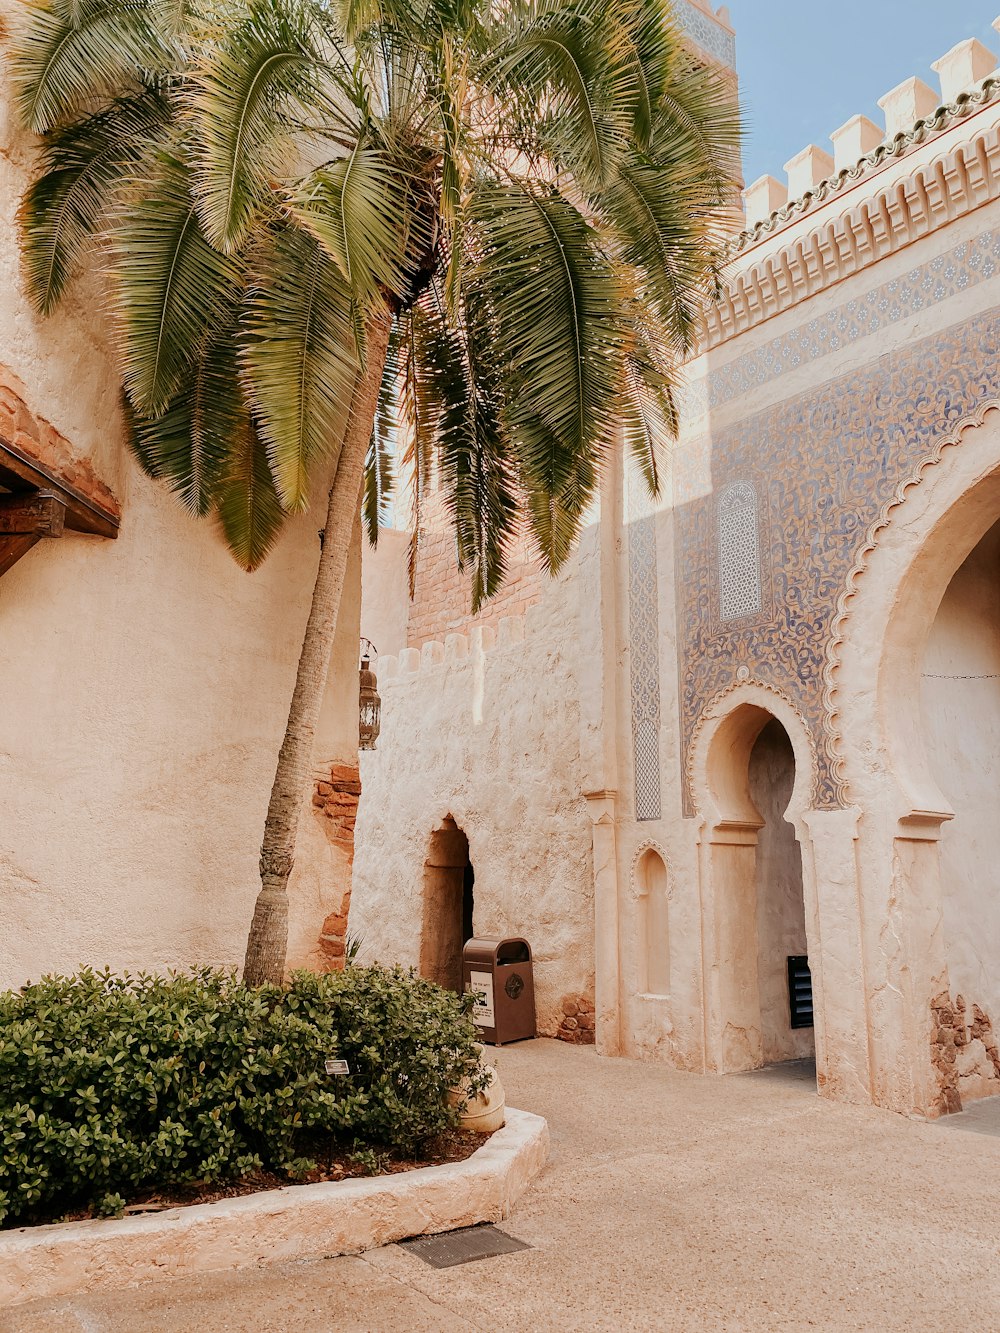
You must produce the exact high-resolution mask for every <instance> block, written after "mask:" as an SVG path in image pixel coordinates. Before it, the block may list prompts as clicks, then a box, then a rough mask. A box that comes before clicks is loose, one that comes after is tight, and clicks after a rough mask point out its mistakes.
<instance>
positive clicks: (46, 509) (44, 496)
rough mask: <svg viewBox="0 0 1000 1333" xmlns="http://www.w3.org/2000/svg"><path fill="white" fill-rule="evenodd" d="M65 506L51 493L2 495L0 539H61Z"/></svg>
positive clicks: (0, 503) (0, 498)
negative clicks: (30, 537)
mask: <svg viewBox="0 0 1000 1333" xmlns="http://www.w3.org/2000/svg"><path fill="white" fill-rule="evenodd" d="M65 525H66V506H65V504H64V503H63V501H62V500H61V499H60V498H59V496H57V495H53V494H52V492H51V491H35V492H34V494H30V495H2V496H0V537H29V536H33V535H34V536H37V537H61V536H62V535H63V528H64V527H65Z"/></svg>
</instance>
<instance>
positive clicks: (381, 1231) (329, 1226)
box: [0, 1109, 549, 1309]
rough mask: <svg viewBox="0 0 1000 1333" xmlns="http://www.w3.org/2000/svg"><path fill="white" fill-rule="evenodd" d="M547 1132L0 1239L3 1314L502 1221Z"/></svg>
mask: <svg viewBox="0 0 1000 1333" xmlns="http://www.w3.org/2000/svg"><path fill="white" fill-rule="evenodd" d="M548 1143H549V1135H548V1126H547V1125H546V1123H545V1121H544V1120H543V1119H542V1118H541V1117H540V1116H536V1115H531V1114H529V1113H528V1112H526V1111H515V1110H510V1109H508V1111H507V1123H506V1125H505V1126H504V1127H503V1129H500V1130H498V1131H497V1132H496V1133H495V1134H493V1135H492V1136H491V1137H490V1138H489V1139H488V1140H487V1141H486V1143H485V1144H484V1145H483V1147H481V1148H479V1149H478V1150H477V1151H476V1152H474V1153H473V1154H472V1156H471V1157H468V1158H466V1159H465V1160H464V1161H460V1162H452V1163H448V1164H447V1165H443V1166H428V1167H421V1168H418V1169H416V1170H412V1171H404V1172H401V1173H399V1174H395V1175H385V1176H376V1177H371V1178H369V1179H365V1180H345V1181H339V1182H323V1183H320V1184H315V1185H291V1186H287V1187H285V1188H283V1189H278V1190H269V1191H266V1192H263V1193H256V1194H247V1195H243V1196H242V1197H239V1198H226V1199H221V1200H219V1201H218V1202H215V1203H201V1204H194V1205H192V1206H189V1207H182V1208H171V1209H168V1210H167V1211H164V1212H156V1213H149V1214H143V1215H141V1216H131V1217H123V1218H111V1219H97V1220H94V1221H86V1222H63V1223H59V1224H57V1225H54V1226H33V1227H25V1228H22V1229H19V1230H16V1231H3V1232H0V1309H3V1308H5V1307H7V1306H11V1305H17V1304H21V1303H23V1302H25V1301H31V1300H40V1299H43V1298H53V1297H57V1296H67V1295H70V1294H71V1293H74V1292H81V1291H96V1290H102V1289H103V1290H108V1289H114V1288H120V1287H127V1286H131V1285H133V1284H135V1283H138V1282H144V1281H148V1280H151V1279H155V1278H161V1277H167V1276H173V1277H180V1276H184V1275H189V1274H194V1273H208V1272H218V1271H222V1270H228V1269H234V1268H252V1267H257V1266H260V1265H264V1264H272V1263H281V1262H284V1261H288V1260H292V1259H318V1258H323V1257H326V1256H334V1255H339V1254H356V1253H359V1252H360V1251H361V1250H366V1249H370V1248H372V1247H373V1246H376V1245H387V1244H390V1243H391V1242H393V1241H397V1240H403V1239H404V1238H406V1237H408V1236H420V1235H426V1234H429V1233H432V1232H438V1231H452V1230H454V1229H455V1228H457V1227H465V1226H472V1225H475V1224H476V1223H478V1222H499V1221H501V1220H502V1219H503V1218H505V1217H507V1216H508V1215H509V1213H510V1210H511V1208H512V1207H513V1205H514V1204H515V1203H516V1201H517V1200H518V1198H520V1196H521V1194H522V1193H523V1192H524V1190H525V1189H526V1187H527V1186H528V1184H529V1183H530V1181H531V1180H532V1179H533V1178H534V1177H535V1176H536V1175H537V1174H538V1172H539V1171H540V1170H541V1168H542V1166H543V1165H544V1163H545V1159H546V1157H547V1155H548Z"/></svg>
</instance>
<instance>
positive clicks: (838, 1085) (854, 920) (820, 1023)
mask: <svg viewBox="0 0 1000 1333" xmlns="http://www.w3.org/2000/svg"><path fill="white" fill-rule="evenodd" d="M860 817H861V811H860V810H858V809H856V808H854V807H849V808H847V809H844V810H807V811H805V812H804V813H803V815H802V816H801V825H802V829H801V831H800V833H799V843H800V845H801V847H802V854H803V855H802V861H803V889H804V893H805V900H806V913H807V920H808V925H809V929H808V934H809V937H810V939H811V940H813V941H815V945H814V949H813V951H812V953H811V954H810V960H809V965H810V969H811V971H812V979H813V1013H814V1020H815V1024H816V1086H817V1089H818V1091H819V1094H820V1096H821V1097H829V1098H831V1099H832V1100H835V1101H839V1102H853V1103H855V1104H856V1105H861V1106H865V1105H870V1104H871V1102H872V1100H873V1098H872V1071H871V1053H870V1050H869V1040H868V1038H869V1032H868V993H869V987H868V981H867V970H866V967H865V957H864V947H863V926H862V921H861V911H862V908H861V886H860V883H859V878H858V858H857V839H858V820H859V819H860Z"/></svg>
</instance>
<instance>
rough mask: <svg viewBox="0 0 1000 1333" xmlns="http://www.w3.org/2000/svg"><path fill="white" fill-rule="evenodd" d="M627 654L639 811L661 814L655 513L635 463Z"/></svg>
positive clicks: (630, 495) (644, 816)
mask: <svg viewBox="0 0 1000 1333" xmlns="http://www.w3.org/2000/svg"><path fill="white" fill-rule="evenodd" d="M627 500H628V512H627V515H626V522H627V528H628V602H629V648H630V651H629V660H630V664H631V686H632V691H631V693H632V753H633V776H634V780H635V817H636V819H637V820H639V821H640V822H645V821H647V820H653V819H659V818H660V817H661V792H660V613H659V574H658V569H657V560H656V514H655V509H654V505H653V501H652V498H651V496H650V495H649V492H648V490H647V489H646V483H645V480H644V478H643V477H642V475H641V473H640V472H639V469H638V468H637V467H634V466H632V467H629V468H628V485H627Z"/></svg>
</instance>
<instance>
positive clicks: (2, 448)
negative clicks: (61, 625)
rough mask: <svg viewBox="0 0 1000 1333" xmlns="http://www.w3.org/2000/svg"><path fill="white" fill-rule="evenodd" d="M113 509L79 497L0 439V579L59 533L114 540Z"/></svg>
mask: <svg viewBox="0 0 1000 1333" xmlns="http://www.w3.org/2000/svg"><path fill="white" fill-rule="evenodd" d="M118 527H119V517H118V514H117V513H115V512H114V511H113V510H112V509H109V508H107V507H106V506H104V505H101V504H99V503H98V502H97V501H95V500H93V499H90V498H89V497H87V496H85V495H82V494H81V493H80V492H79V491H78V490H76V489H75V487H73V486H71V485H69V484H68V483H67V482H66V481H64V480H62V479H61V478H59V477H58V476H56V475H55V474H54V473H52V472H50V471H49V470H48V469H47V468H45V467H43V466H42V464H41V463H40V462H39V461H38V460H37V459H34V458H31V457H29V456H28V455H27V454H25V453H23V452H22V451H21V450H20V449H18V448H17V447H16V446H15V445H12V444H10V443H8V442H7V441H6V440H3V439H0V574H6V572H7V570H8V569H10V568H11V566H12V565H15V564H16V563H17V561H18V560H20V558H21V557H22V556H23V555H27V553H28V552H29V551H30V550H31V548H32V547H33V546H34V545H35V544H36V543H37V542H39V541H41V539H42V538H43V537H48V538H55V537H61V536H62V534H63V530H64V529H65V528H69V529H70V531H72V532H89V533H92V534H93V535H94V536H98V537H110V538H112V539H113V538H115V537H117V536H118Z"/></svg>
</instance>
